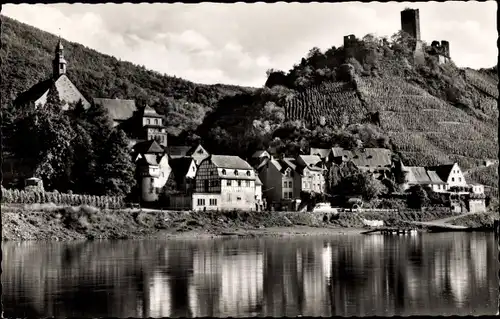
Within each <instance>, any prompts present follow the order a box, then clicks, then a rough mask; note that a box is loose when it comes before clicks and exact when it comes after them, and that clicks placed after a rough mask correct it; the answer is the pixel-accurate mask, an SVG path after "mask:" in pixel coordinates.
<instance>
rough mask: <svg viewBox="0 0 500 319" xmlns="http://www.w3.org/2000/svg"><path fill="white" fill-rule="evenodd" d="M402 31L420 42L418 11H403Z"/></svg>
mask: <svg viewBox="0 0 500 319" xmlns="http://www.w3.org/2000/svg"><path fill="white" fill-rule="evenodd" d="M401 30H403V31H404V32H406V33H408V34H409V35H411V36H412V37H413V38H415V39H416V40H417V41H420V16H419V12H418V9H405V10H403V11H401Z"/></svg>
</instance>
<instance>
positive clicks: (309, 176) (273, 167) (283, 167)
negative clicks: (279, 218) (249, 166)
mask: <svg viewBox="0 0 500 319" xmlns="http://www.w3.org/2000/svg"><path fill="white" fill-rule="evenodd" d="M258 171H259V178H260V179H261V180H262V183H263V185H264V188H265V190H263V197H264V198H265V199H266V201H267V203H269V204H270V205H273V206H283V205H285V206H289V207H290V209H293V210H294V209H296V207H294V206H296V204H297V203H295V202H296V201H297V200H299V199H300V194H301V192H302V191H305V192H316V193H323V192H324V191H325V185H326V184H325V177H324V171H325V168H324V163H323V162H322V161H321V158H320V157H319V156H315V155H299V156H298V157H297V158H296V159H295V158H291V157H284V158H282V159H276V158H270V159H267V160H265V161H263V164H260V165H259V167H258ZM294 204H295V205H294Z"/></svg>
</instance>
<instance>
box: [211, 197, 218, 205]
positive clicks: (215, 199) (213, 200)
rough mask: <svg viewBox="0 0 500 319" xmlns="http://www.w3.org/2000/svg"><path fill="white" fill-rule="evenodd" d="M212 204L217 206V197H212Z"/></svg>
mask: <svg viewBox="0 0 500 319" xmlns="http://www.w3.org/2000/svg"><path fill="white" fill-rule="evenodd" d="M210 206H217V198H210Z"/></svg>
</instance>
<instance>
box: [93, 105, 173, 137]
mask: <svg viewBox="0 0 500 319" xmlns="http://www.w3.org/2000/svg"><path fill="white" fill-rule="evenodd" d="M93 101H94V103H95V104H97V105H101V106H102V107H104V108H105V109H106V110H107V111H108V114H109V116H110V118H111V120H112V121H113V127H115V128H120V129H122V130H123V131H124V132H125V133H127V136H128V137H129V139H130V143H131V145H133V144H135V143H137V142H139V141H148V140H155V141H157V143H158V144H160V145H161V146H163V147H167V145H168V144H167V129H166V126H165V123H164V121H165V118H164V116H163V115H160V114H158V113H157V112H156V111H155V110H154V109H152V108H151V107H149V106H146V107H144V108H138V107H137V106H136V104H135V101H134V100H123V99H103V98H94V99H93Z"/></svg>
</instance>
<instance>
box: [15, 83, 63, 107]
mask: <svg viewBox="0 0 500 319" xmlns="http://www.w3.org/2000/svg"><path fill="white" fill-rule="evenodd" d="M54 83H55V81H54V80H53V79H52V78H50V79H47V80H45V81H41V82H38V83H37V84H35V85H33V86H32V87H31V88H29V89H28V90H27V91H25V92H23V93H21V94H19V95H18V97H17V98H16V100H15V103H16V104H17V105H21V104H24V103H29V102H32V101H36V100H38V99H39V98H40V97H41V96H42V95H44V94H45V92H47V90H49V89H50V87H51V86H52V85H53V84H54Z"/></svg>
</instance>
